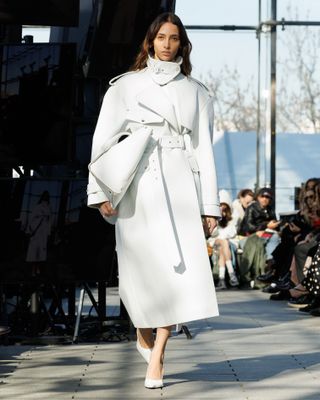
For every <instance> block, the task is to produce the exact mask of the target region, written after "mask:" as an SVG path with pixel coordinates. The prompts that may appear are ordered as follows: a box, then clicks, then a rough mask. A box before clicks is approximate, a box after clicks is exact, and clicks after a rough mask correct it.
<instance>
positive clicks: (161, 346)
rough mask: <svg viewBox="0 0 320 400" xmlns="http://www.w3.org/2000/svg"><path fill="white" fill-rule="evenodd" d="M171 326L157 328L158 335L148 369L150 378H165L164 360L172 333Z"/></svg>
mask: <svg viewBox="0 0 320 400" xmlns="http://www.w3.org/2000/svg"><path fill="white" fill-rule="evenodd" d="M171 328H172V327H171V326H165V327H162V328H157V336H156V340H155V342H154V347H153V350H152V354H151V360H150V363H149V366H148V369H147V378H148V379H162V378H163V360H164V352H165V348H166V344H167V341H168V339H169V337H170V334H171Z"/></svg>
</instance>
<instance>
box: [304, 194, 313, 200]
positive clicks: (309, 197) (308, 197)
mask: <svg viewBox="0 0 320 400" xmlns="http://www.w3.org/2000/svg"><path fill="white" fill-rule="evenodd" d="M304 199H305V200H308V199H312V200H313V199H314V196H313V195H311V196H306V197H305V198H304Z"/></svg>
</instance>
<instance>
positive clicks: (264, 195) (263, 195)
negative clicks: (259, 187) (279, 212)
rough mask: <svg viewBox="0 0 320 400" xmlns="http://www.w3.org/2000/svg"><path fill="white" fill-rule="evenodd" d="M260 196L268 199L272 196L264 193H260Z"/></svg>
mask: <svg viewBox="0 0 320 400" xmlns="http://www.w3.org/2000/svg"><path fill="white" fill-rule="evenodd" d="M261 197H264V198H266V199H269V200H271V199H272V197H271V196H268V195H266V194H262V195H261Z"/></svg>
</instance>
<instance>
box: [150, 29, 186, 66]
mask: <svg viewBox="0 0 320 400" xmlns="http://www.w3.org/2000/svg"><path fill="white" fill-rule="evenodd" d="M179 46H180V36H179V28H178V27H177V25H174V24H172V23H171V22H165V23H164V24H163V25H162V26H161V28H160V29H159V31H158V33H157V36H156V37H155V39H154V41H153V48H154V58H155V59H156V60H162V61H173V60H174V59H175V58H176V55H177V53H178V50H179Z"/></svg>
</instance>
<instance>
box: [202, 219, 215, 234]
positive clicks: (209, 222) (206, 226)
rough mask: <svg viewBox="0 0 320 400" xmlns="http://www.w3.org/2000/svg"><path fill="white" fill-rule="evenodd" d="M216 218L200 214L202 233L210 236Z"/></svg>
mask: <svg viewBox="0 0 320 400" xmlns="http://www.w3.org/2000/svg"><path fill="white" fill-rule="evenodd" d="M217 224H218V223H217V220H216V218H215V217H211V216H207V215H203V216H202V225H203V230H204V233H205V235H206V237H207V236H210V235H211V233H212V232H213V230H214V228H215V227H216V226H217Z"/></svg>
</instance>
